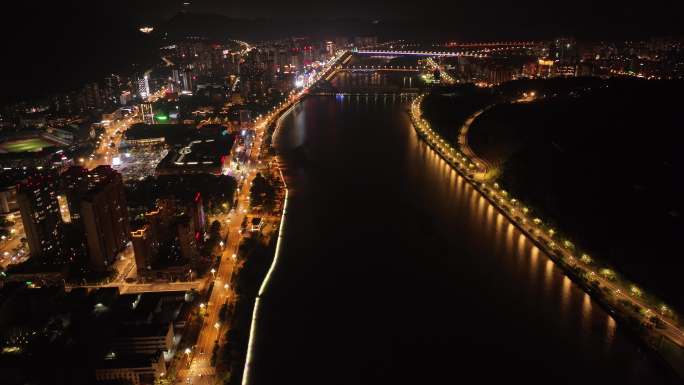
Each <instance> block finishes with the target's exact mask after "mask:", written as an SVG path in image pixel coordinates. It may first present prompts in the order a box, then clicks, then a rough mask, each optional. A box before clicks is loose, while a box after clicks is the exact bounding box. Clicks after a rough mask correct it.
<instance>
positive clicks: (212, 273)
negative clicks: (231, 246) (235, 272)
mask: <svg viewBox="0 0 684 385" xmlns="http://www.w3.org/2000/svg"><path fill="white" fill-rule="evenodd" d="M211 275H212V276H213V277H214V279H216V269H214V268H212V269H211Z"/></svg>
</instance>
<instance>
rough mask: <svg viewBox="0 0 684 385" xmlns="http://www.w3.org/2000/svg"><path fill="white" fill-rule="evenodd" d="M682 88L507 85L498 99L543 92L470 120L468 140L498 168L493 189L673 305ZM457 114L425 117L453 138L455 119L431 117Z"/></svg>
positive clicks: (633, 82) (636, 83)
mask: <svg viewBox="0 0 684 385" xmlns="http://www.w3.org/2000/svg"><path fill="white" fill-rule="evenodd" d="M682 85H683V83H682V82H677V81H669V82H665V81H662V82H661V81H645V80H639V79H610V80H600V79H581V78H580V79H559V80H554V81H527V82H511V83H508V84H505V85H503V86H501V87H499V88H498V89H497V90H496V92H497V93H498V94H499V95H500V96H502V97H503V98H504V99H512V98H514V97H515V96H516V95H519V94H520V93H521V92H523V91H530V90H535V91H536V92H537V94H538V95H541V96H542V98H541V99H539V100H537V101H535V102H533V103H517V104H500V105H498V106H497V107H495V108H493V109H491V110H489V111H488V112H486V113H485V114H483V115H482V116H480V118H478V119H477V120H476V121H475V123H474V124H473V126H472V127H471V130H470V137H469V142H470V144H471V146H472V147H473V149H474V150H475V152H477V153H478V154H481V155H483V156H484V157H486V158H489V159H490V160H492V161H493V162H495V163H498V164H500V165H501V166H502V169H503V174H502V176H501V178H500V181H501V183H502V185H503V186H504V187H505V188H506V189H507V190H509V191H511V192H512V193H513V195H514V196H517V197H518V198H520V199H522V200H523V201H524V202H526V203H527V204H529V205H531V206H532V207H533V208H534V209H536V214H537V215H539V216H540V217H542V218H543V219H544V220H546V221H549V220H551V222H552V223H554V225H555V226H556V227H558V229H559V230H560V231H562V232H563V233H564V234H567V235H568V237H569V238H570V239H571V240H573V241H574V242H575V243H576V244H577V245H578V246H579V247H580V248H581V249H583V250H586V251H587V252H589V253H590V254H592V255H593V256H595V257H596V258H598V259H600V260H603V261H605V262H607V263H609V264H610V265H612V266H614V267H615V268H616V269H617V270H618V271H619V272H621V273H623V274H624V275H626V276H627V278H629V279H631V280H633V281H635V282H637V283H640V284H643V285H644V286H645V287H646V288H648V290H649V291H651V292H654V293H655V294H657V295H658V296H660V297H661V298H664V299H665V300H666V301H667V302H669V303H670V304H671V305H673V306H675V307H676V308H678V309H679V310H682V309H684V299H683V298H682V297H681V296H679V295H678V294H679V293H680V292H681V290H682V283H681V282H682V280H681V277H680V268H681V262H680V257H679V243H678V240H679V237H680V236H681V234H682V233H683V230H684V224H683V223H682V215H683V214H684V207H682V206H683V204H682V199H681V197H682V193H683V192H684V185H683V183H682V181H681V170H682V169H683V167H684V158H683V157H682V155H681V151H679V147H680V142H679V141H678V139H677V138H678V135H677V134H678V130H679V129H680V128H681V124H682V123H681V122H682V121H684V119H683V118H684V112H683V111H682V109H681V96H680V95H679V94H680V92H681V91H680V90H681V88H682ZM444 103H446V102H444ZM426 107H427V108H428V111H431V109H432V108H435V109H437V106H426ZM459 113H460V112H458V111H457V112H456V113H454V110H453V109H445V107H444V106H442V107H440V110H439V111H435V112H434V113H432V112H431V113H430V114H431V116H432V115H434V116H438V118H436V120H435V122H436V123H434V125H435V126H437V128H438V129H439V130H440V131H442V132H443V133H446V136H447V137H449V139H451V140H453V139H454V137H455V135H456V131H455V130H457V129H458V127H460V125H458V124H455V123H454V124H446V123H445V122H449V121H450V119H452V120H453V121H454V122H455V121H457V119H458V116H455V117H453V118H447V117H439V116H441V115H458V114H459ZM431 120H432V118H431Z"/></svg>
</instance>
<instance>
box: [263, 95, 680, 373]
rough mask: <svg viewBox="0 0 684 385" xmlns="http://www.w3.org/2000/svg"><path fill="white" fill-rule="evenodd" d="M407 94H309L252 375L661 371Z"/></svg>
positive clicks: (294, 130)
mask: <svg viewBox="0 0 684 385" xmlns="http://www.w3.org/2000/svg"><path fill="white" fill-rule="evenodd" d="M407 102H408V96H399V95H395V96H392V95H381V96H373V95H363V96H361V95H358V96H357V95H351V96H349V95H347V96H337V97H334V96H325V97H324V96H320V97H318V96H317V97H311V98H309V99H308V100H306V101H305V102H304V103H302V104H301V105H299V106H298V107H297V108H296V109H295V111H294V112H293V113H292V114H291V115H289V116H288V117H287V118H286V119H285V120H284V123H283V125H282V127H281V129H280V130H279V132H278V137H277V138H275V140H274V143H275V145H276V147H277V148H278V150H279V151H280V152H281V153H282V156H283V160H284V161H285V164H286V165H287V169H286V173H285V174H286V178H287V180H288V186H289V187H290V201H289V206H288V218H287V222H286V225H285V231H284V241H283V244H282V248H283V250H282V254H281V257H280V262H279V265H278V267H277V269H276V270H275V272H274V274H273V277H272V281H271V283H270V285H269V288H268V291H267V293H266V294H265V295H264V296H263V300H262V305H261V306H262V307H261V310H260V319H259V320H258V323H257V328H258V330H259V333H258V334H257V339H256V344H255V346H254V354H255V355H254V361H253V366H252V368H253V370H252V372H251V377H250V378H251V383H252V384H258V385H265V384H301V383H307V384H308V383H311V384H314V383H316V384H377V383H381V382H382V383H385V382H394V383H397V382H401V383H404V382H406V383H415V384H423V383H459V382H460V383H473V382H472V381H473V379H478V381H479V382H478V383H503V381H506V382H507V383H517V382H522V381H524V382H522V383H528V384H529V383H532V384H537V383H539V384H542V383H544V384H546V383H550V384H554V383H555V384H557V383H575V384H576V383H597V382H604V383H620V384H658V383H670V382H672V379H671V378H670V377H669V374H668V373H667V371H665V370H664V369H663V368H661V367H659V366H658V365H656V364H655V363H654V362H653V361H652V360H650V359H647V358H646V357H644V355H643V354H642V353H641V352H640V350H639V348H638V346H637V345H636V344H635V343H634V342H633V341H632V340H631V339H629V338H627V337H626V336H625V335H624V334H623V333H622V332H621V328H620V326H618V325H616V323H615V321H614V320H613V319H612V318H611V317H610V316H609V315H608V314H607V313H606V312H604V311H603V310H602V308H601V307H600V306H598V304H596V303H594V302H593V301H592V300H591V299H590V298H589V296H588V295H586V294H585V293H584V292H582V291H581V290H579V289H578V288H577V287H576V286H575V285H574V284H573V283H572V282H571V281H570V280H569V279H568V278H567V277H565V276H564V275H563V274H562V272H561V271H560V270H559V269H558V268H557V267H556V266H555V265H554V264H553V263H552V262H551V261H550V260H549V259H548V258H547V256H546V255H545V254H544V253H543V252H541V251H540V250H539V249H538V248H537V247H535V246H534V245H533V244H531V243H530V242H529V241H528V240H527V239H526V238H525V237H524V236H523V235H522V234H520V232H519V231H518V230H517V229H516V228H515V227H514V226H512V225H511V224H510V223H509V222H508V220H507V219H506V218H504V217H503V216H502V215H501V214H499V213H498V212H497V211H496V210H495V209H494V208H493V207H492V206H491V205H490V204H489V203H488V202H487V201H486V200H485V199H484V198H483V197H482V196H480V195H479V193H478V192H477V191H475V190H474V189H473V188H472V187H471V186H470V185H469V184H467V183H466V182H465V181H464V180H463V179H462V178H461V177H460V176H459V175H458V174H457V173H455V172H454V171H453V170H451V169H450V168H449V167H448V166H447V164H446V163H445V162H443V161H442V160H441V159H440V158H439V157H438V156H437V155H436V154H435V153H434V152H433V151H432V150H430V149H429V148H428V147H427V146H425V145H424V144H423V143H422V142H420V141H419V140H418V138H417V136H416V134H415V133H414V131H413V129H412V128H411V126H410V122H409V120H408V116H407V114H406V108H407V105H408V104H407Z"/></svg>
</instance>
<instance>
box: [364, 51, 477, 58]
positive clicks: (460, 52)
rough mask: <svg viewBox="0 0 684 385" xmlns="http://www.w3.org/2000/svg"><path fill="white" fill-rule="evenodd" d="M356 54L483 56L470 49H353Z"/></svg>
mask: <svg viewBox="0 0 684 385" xmlns="http://www.w3.org/2000/svg"><path fill="white" fill-rule="evenodd" d="M353 53H354V54H358V55H373V56H422V57H460V56H472V57H483V55H482V54H481V53H479V52H472V51H458V52H455V51H395V50H358V51H354V52H353Z"/></svg>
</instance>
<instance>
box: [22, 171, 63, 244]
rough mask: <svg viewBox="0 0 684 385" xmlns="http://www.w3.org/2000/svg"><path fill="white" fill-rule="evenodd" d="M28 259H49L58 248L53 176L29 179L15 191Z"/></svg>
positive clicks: (36, 175)
mask: <svg viewBox="0 0 684 385" xmlns="http://www.w3.org/2000/svg"><path fill="white" fill-rule="evenodd" d="M17 204H18V206H19V211H20V212H21V220H22V222H23V224H24V231H25V232H26V239H27V241H28V245H29V252H30V253H31V256H43V255H53V254H57V253H59V251H60V249H61V246H62V226H61V220H60V211H59V204H58V203H57V176H56V175H55V174H54V173H51V172H45V173H38V174H35V175H33V176H29V177H28V178H27V179H26V180H25V181H24V182H22V183H21V184H19V186H18V188H17Z"/></svg>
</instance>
